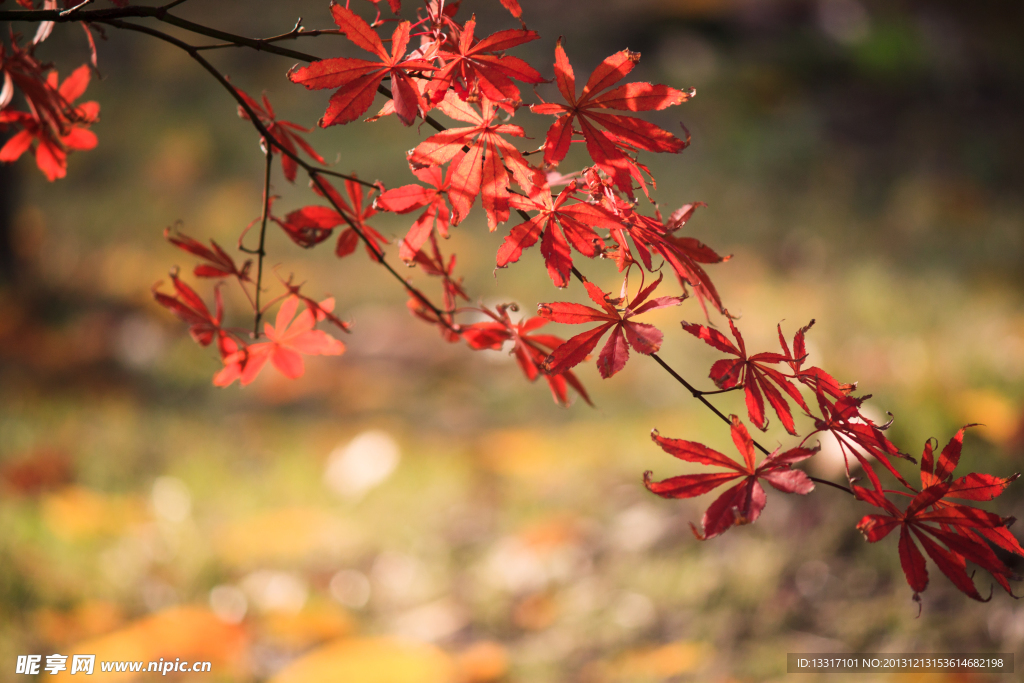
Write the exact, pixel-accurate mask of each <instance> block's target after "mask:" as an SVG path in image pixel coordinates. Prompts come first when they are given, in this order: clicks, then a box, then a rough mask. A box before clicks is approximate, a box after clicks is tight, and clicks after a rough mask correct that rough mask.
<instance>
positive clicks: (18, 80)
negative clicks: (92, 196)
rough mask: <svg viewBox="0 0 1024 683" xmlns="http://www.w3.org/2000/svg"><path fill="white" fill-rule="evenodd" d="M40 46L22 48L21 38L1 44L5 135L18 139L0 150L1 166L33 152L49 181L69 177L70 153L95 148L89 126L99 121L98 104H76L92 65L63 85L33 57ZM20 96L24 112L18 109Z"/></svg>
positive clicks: (0, 127) (0, 123) (0, 111)
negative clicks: (6, 133)
mask: <svg viewBox="0 0 1024 683" xmlns="http://www.w3.org/2000/svg"><path fill="white" fill-rule="evenodd" d="M37 44H38V41H36V42H33V43H31V44H30V45H29V46H28V47H22V46H20V45H19V44H18V41H17V40H16V39H14V40H12V41H11V43H10V44H9V45H2V44H0V79H2V86H0V131H6V132H8V133H10V132H11V131H14V132H13V135H11V137H10V138H9V139H8V140H7V142H6V143H5V144H4V146H3V147H0V162H6V163H10V162H14V161H17V160H18V159H19V158H21V156H22V155H23V154H25V152H28V151H29V150H30V149H31V150H34V154H35V160H36V166H38V167H39V170H40V171H42V172H43V175H45V176H46V178H47V180H51V181H52V180H56V179H57V178H63V177H64V176H65V175H67V168H68V162H67V158H68V152H70V151H73V150H79V151H83V150H89V149H92V148H94V147H95V146H96V143H97V140H96V134H95V133H93V132H92V131H91V130H89V127H90V126H91V125H92V124H93V123H95V122H96V121H97V120H98V119H99V113H100V106H99V105H98V104H97V103H96V102H83V103H80V104H75V100H77V99H78V98H79V97H81V96H82V94H83V93H84V92H85V89H86V88H87V87H88V85H89V79H90V76H91V74H90V71H89V67H88V66H87V65H82V66H80V67H78V68H77V69H75V70H74V71H73V72H72V73H71V75H70V76H68V77H67V78H65V79H64V80H63V81H61V80H60V79H59V78H58V76H57V72H56V71H55V70H48V69H46V68H45V67H44V66H43V64H41V63H40V62H39V61H38V60H37V59H36V58H35V57H34V56H33V54H32V52H33V48H34V47H35V45H37ZM16 93H20V94H21V99H22V100H23V101H24V105H25V109H16V108H15V103H16V101H17V99H16V98H15V94H16Z"/></svg>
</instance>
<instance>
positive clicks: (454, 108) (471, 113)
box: [409, 95, 533, 231]
mask: <svg viewBox="0 0 1024 683" xmlns="http://www.w3.org/2000/svg"><path fill="white" fill-rule="evenodd" d="M440 108H441V111H443V112H444V113H445V114H447V115H448V116H450V117H452V118H453V119H456V120H458V121H465V122H466V123H470V124H473V125H471V126H468V127H465V128H450V129H448V130H446V131H442V132H440V133H437V134H435V135H431V136H430V137H429V138H427V139H426V140H424V141H423V142H421V143H420V144H419V146H417V147H416V149H414V150H413V151H412V152H410V153H409V163H410V164H411V165H412V166H413V167H423V166H440V165H441V164H445V163H448V162H449V161H451V162H453V163H454V164H455V170H454V172H453V174H452V176H451V181H450V183H449V188H448V200H449V201H450V202H451V205H452V210H453V212H454V217H453V221H452V223H453V224H458V223H459V222H461V221H462V219H464V218H465V217H466V216H467V215H468V214H469V211H470V208H471V207H472V206H473V202H475V201H476V197H477V195H478V194H481V195H482V199H481V202H482V203H483V206H484V211H486V212H487V224H488V226H489V227H490V229H491V230H492V231H493V230H495V229H496V228H497V227H498V223H504V222H505V221H507V220H508V217H509V192H508V185H509V175H508V171H511V172H512V175H513V177H514V178H515V179H516V182H517V183H518V184H519V185H520V187H523V188H524V189H525V188H529V187H530V186H532V184H533V180H532V175H533V169H532V168H531V167H530V165H529V164H528V163H526V160H525V159H524V158H523V156H522V154H520V153H519V150H518V149H516V148H515V146H513V145H512V144H511V143H509V142H508V141H507V140H505V138H503V137H502V136H503V135H512V136H515V137H524V136H525V133H524V132H523V129H522V128H520V127H519V126H513V125H510V124H504V123H496V122H495V117H496V116H497V111H496V110H495V106H494V103H493V102H492V101H491V100H489V99H487V98H486V97H484V98H483V99H482V101H481V105H480V111H479V112H477V110H476V109H474V108H473V106H472V105H471V104H470V103H468V102H463V101H462V100H460V99H459V98H458V97H453V96H452V95H449V96H447V97H446V98H445V100H444V101H443V102H442V103H441V105H440ZM463 148H468V149H467V151H466V153H465V154H464V155H462V156H459V153H460V152H462V151H463ZM506 167H507V168H508V171H507V170H506Z"/></svg>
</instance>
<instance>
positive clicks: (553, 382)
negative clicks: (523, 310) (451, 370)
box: [462, 305, 593, 406]
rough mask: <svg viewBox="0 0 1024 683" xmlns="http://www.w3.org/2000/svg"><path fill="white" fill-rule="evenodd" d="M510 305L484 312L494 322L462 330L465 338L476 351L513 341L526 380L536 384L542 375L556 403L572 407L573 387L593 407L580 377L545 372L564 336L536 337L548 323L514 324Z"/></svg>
mask: <svg viewBox="0 0 1024 683" xmlns="http://www.w3.org/2000/svg"><path fill="white" fill-rule="evenodd" d="M509 308H510V307H509V306H507V305H501V306H498V307H497V312H493V311H490V310H488V309H486V308H485V309H483V311H484V313H486V314H487V315H488V316H490V317H491V318H492V320H493V322H480V323H474V324H472V325H465V326H463V327H462V338H463V339H465V340H466V343H467V344H469V345H470V347H471V348H474V349H491V350H495V351H498V350H501V349H502V347H503V346H504V345H505V343H506V342H509V341H511V342H512V350H511V352H510V353H511V354H512V355H513V356H515V359H516V362H517V363H518V364H519V369H520V370H522V371H523V374H524V375H526V379H528V380H529V381H531V382H533V381H536V379H537V378H538V377H540V376H543V377H544V379H546V380H547V382H548V386H549V387H550V388H551V395H552V397H553V398H554V399H555V403H557V404H559V405H562V406H568V405H569V395H568V387H570V386H571V387H572V388H573V389H575V390H576V392H577V393H578V394H579V395H580V397H582V398H583V400H584V401H586V402H587V403H588V404H589V405H593V403H591V402H590V397H589V396H588V395H587V392H586V390H585V389H584V388H583V385H582V384H580V381H579V380H578V379H577V378H576V375H574V374H573V373H572V371H570V370H566V371H565V372H562V373H557V374H555V373H551V372H550V371H547V370H545V369H544V360H545V359H546V358H547V357H548V355H550V353H551V352H552V351H553V350H555V349H556V348H558V347H559V346H561V345H562V344H563V343H565V340H564V339H562V338H561V337H556V336H555V335H553V334H535V333H534V331H535V330H537V329H539V328H541V327H543V326H544V325H547V324H548V320H546V319H544V318H541V317H533V318H529V319H526V318H524V319H522V320H520V321H518V322H512V319H511V317H510V316H509V314H508V310H509Z"/></svg>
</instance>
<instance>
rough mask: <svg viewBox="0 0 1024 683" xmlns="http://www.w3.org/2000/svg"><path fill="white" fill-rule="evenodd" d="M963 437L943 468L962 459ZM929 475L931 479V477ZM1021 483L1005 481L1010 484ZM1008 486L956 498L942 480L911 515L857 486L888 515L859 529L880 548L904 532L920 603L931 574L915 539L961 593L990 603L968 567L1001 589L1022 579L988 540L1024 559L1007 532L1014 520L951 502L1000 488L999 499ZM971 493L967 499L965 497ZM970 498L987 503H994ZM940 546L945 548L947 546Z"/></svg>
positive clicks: (903, 554)
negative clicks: (954, 457) (894, 533)
mask: <svg viewBox="0 0 1024 683" xmlns="http://www.w3.org/2000/svg"><path fill="white" fill-rule="evenodd" d="M962 436H963V430H962V429H961V430H960V432H958V433H957V436H955V437H954V438H953V440H952V441H950V445H948V446H947V447H946V449H944V450H943V456H944V457H943V461H945V462H944V463H943V464H942V465H940V466H941V467H944V466H945V465H946V464H948V463H949V462H950V461H951V460H952V459H951V458H948V457H947V456H949V455H950V453H948V451H952V450H954V449H955V451H956V454H957V457H958V456H959V444H960V440H961V439H962ZM954 443H955V444H956V445H955V447H954V446H953V444H954ZM929 445H930V443H929ZM925 454H926V455H928V456H930V455H931V449H930V448H929V446H926V447H925ZM930 465H931V463H928V466H927V467H924V466H923V467H922V479H923V480H933V479H932V478H933V477H934V476H935V475H933V474H932V473H931V472H927V471H926V470H927V469H930ZM949 469H951V467H950V468H949ZM926 474H927V475H931V476H929V477H926V476H925V475H926ZM968 476H970V475H968ZM985 476H987V475H985ZM1015 478H1016V477H1012V478H1010V479H1009V480H1002V481H1005V483H1009V481H1012V480H1013V479H1015ZM992 479H995V478H994V477H993V478H992ZM1005 483H1004V484H999V483H994V482H988V485H985V486H982V487H980V488H974V487H973V486H971V484H970V483H969V482H962V484H967V485H966V486H963V485H962V486H961V487H960V489H959V491H957V492H956V494H959V495H956V494H954V492H953V491H952V489H953V483H952V482H950V481H939V482H938V483H933V484H931V485H929V486H927V487H925V488H923V489H922V490H921V492H920V493H917V494H916V495H915V496H913V498H912V499H911V501H910V503H909V504H908V505H907V508H906V510H902V511H901V510H900V509H899V508H897V507H896V506H895V505H894V504H893V503H892V502H890V501H889V500H888V499H887V498H886V497H885V494H884V493H883V492H882V491H879V490H870V489H865V488H862V487H860V486H854V487H853V490H854V493H855V494H856V496H857V498H858V499H860V500H863V501H866V502H868V503H870V504H871V505H874V506H875V507H878V508H881V509H882V510H883V511H884V513H885V514H880V515H879V514H875V515H866V516H865V517H864V518H863V519H861V520H860V522H859V523H858V524H857V528H858V529H859V530H860V531H861V533H863V534H864V537H865V538H866V539H867V540H868V541H869V542H871V543H877V542H878V541H880V540H882V539H883V538H885V537H886V536H888V535H889V533H890V532H891V531H892V530H893V529H895V528H896V527H899V529H900V540H899V553H900V564H901V566H902V567H903V573H904V575H905V576H906V578H907V583H908V584H910V587H911V588H912V589H913V590H914V599H915V600H920V597H919V594H920V593H921V592H922V591H924V589H925V588H927V587H928V570H927V568H926V566H925V560H924V555H922V554H921V550H920V549H919V548H918V547H917V544H915V543H914V539H916V540H917V541H918V542H919V543H920V544H921V545H922V546H923V547H924V550H925V553H927V554H928V556H929V557H930V558H932V561H933V562H935V564H936V565H937V566H938V567H939V570H940V571H942V573H943V574H945V575H946V576H947V577H948V578H949V580H950V581H952V582H953V584H954V585H955V586H956V587H957V588H958V589H960V590H961V591H962V592H963V593H964V594H966V595H967V596H969V597H971V598H973V599H975V600H979V601H981V602H988V600H990V599H991V596H990V597H989V598H982V597H981V594H980V593H978V589H977V588H976V587H975V585H974V581H973V580H972V579H971V576H970V575H969V574H968V573H967V570H966V563H967V561H968V560H969V561H971V562H973V563H975V564H976V565H978V566H979V567H981V568H982V569H984V570H985V571H987V572H989V573H990V574H991V575H992V577H993V578H994V579H995V580H996V581H997V582H998V583H999V585H1001V586H1002V587H1003V588H1004V589H1006V591H1007V592H1010V586H1009V583H1008V581H1009V580H1019V577H1017V576H1015V575H1014V573H1013V572H1012V571H1011V570H1010V568H1009V567H1007V566H1006V564H1004V563H1003V561H1002V560H1000V559H999V558H998V557H997V556H996V554H995V552H993V550H992V548H990V547H989V545H988V544H987V543H985V541H984V540H983V538H992V539H994V540H993V542H995V543H997V544H998V545H1000V546H1001V547H1003V548H1004V549H1008V550H1010V551H1011V552H1014V553H1016V554H1018V555H1024V549H1021V547H1020V545H1019V544H1018V543H1017V541H1016V539H1014V538H1013V536H1012V535H1010V533H1009V531H1007V530H1006V527H1007V526H1009V525H1010V524H1012V523H1013V518H1004V517H1000V516H999V515H995V514H992V513H991V512H986V511H985V510H979V509H978V508H973V507H970V506H967V505H961V504H959V503H951V502H948V501H946V500H945V498H965V497H968V496H969V495H971V493H977V492H980V491H984V490H985V489H988V492H987V493H984V494H982V495H983V496H987V495H989V493H990V492H992V491H993V489H996V490H997V492H995V493H994V495H992V497H995V496H996V495H999V493H1001V492H1002V488H1005ZM965 493H966V494H967V496H965V495H963V494H965ZM970 499H971V500H986V499H988V498H984V497H981V498H970ZM979 534H982V536H979ZM936 541H939V542H940V543H942V544H944V545H945V547H942V545H939V543H936Z"/></svg>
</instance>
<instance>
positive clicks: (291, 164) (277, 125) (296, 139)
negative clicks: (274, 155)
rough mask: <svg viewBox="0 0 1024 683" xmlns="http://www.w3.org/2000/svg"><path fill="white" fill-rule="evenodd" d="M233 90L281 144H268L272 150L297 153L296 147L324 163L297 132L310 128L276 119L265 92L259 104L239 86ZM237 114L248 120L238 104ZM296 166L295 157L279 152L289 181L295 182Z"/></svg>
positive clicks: (307, 130)
mask: <svg viewBox="0 0 1024 683" xmlns="http://www.w3.org/2000/svg"><path fill="white" fill-rule="evenodd" d="M235 91H236V92H237V93H238V94H239V96H241V98H242V99H244V100H245V101H246V104H248V105H249V107H250V108H251V109H252V110H253V111H254V112H256V116H257V117H259V119H260V123H262V124H263V125H264V126H265V127H266V129H267V132H268V133H270V134H271V135H272V136H273V137H274V139H275V140H277V141H278V142H279V143H280V144H281V147H278V146H277V145H273V144H272V145H271V146H270V148H271V150H272V151H275V150H276V151H278V152H280V151H281V148H284V149H285V150H287V151H288V152H289V153H290V154H292V155H298V150H297V149H296V148H297V147H298V148H301V149H302V150H303V151H304V152H305V153H306V154H308V155H309V156H310V157H312V158H313V159H316V161H318V162H319V163H321V164H322V163H325V162H324V158H323V157H322V156H320V155H319V154H318V153H317V151H316V150H315V149H313V148H312V147H311V146H310V144H309V143H308V142H306V140H305V138H303V137H302V136H301V135H299V134H298V133H310V132H312V129H310V128H304V127H302V126H300V125H299V124H297V123H292V122H291V121H278V120H277V116H276V115H275V114H274V108H273V107H271V106H270V100H268V99H267V95H266V93H264V94H263V95H262V98H261V99H262V100H263V105H262V106H260V104H259V103H258V102H257V101H256V100H254V99H253V98H252V97H250V96H249V95H248V94H247V93H246V92H245V91H244V90H242V89H241V88H235ZM238 115H239V116H240V117H241V118H243V119H245V120H247V121H248V120H249V113H248V112H247V111H245V108H244V107H242V106H241V105H239V106H238ZM298 168H299V166H298V164H297V163H296V162H295V159H293V158H292V157H291V156H288V154H281V170H282V171H283V172H284V177H285V178H287V179H288V181H289V182H292V183H293V182H295V174H296V172H297V171H298Z"/></svg>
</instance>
